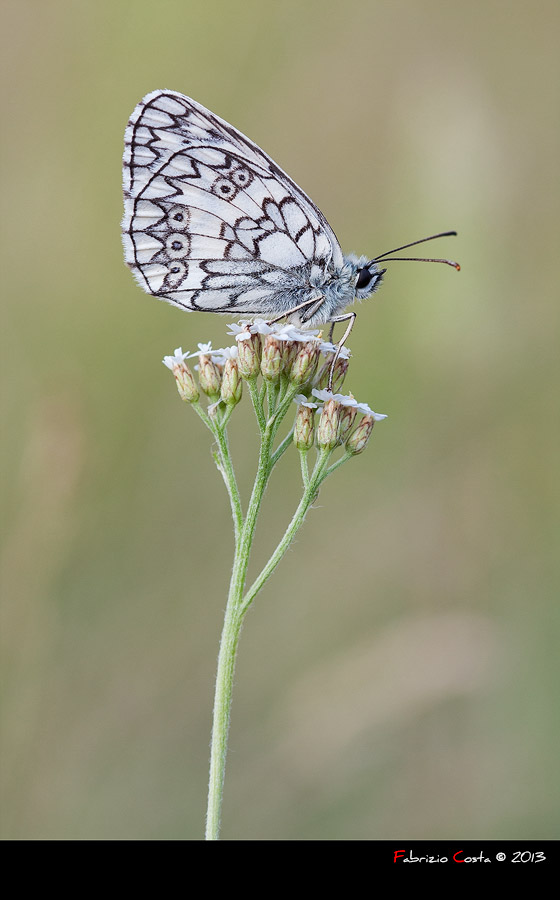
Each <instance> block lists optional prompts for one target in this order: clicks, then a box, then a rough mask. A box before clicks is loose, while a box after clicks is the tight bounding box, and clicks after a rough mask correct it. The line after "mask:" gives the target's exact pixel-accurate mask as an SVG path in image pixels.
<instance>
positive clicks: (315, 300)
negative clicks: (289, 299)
mask: <svg viewBox="0 0 560 900" xmlns="http://www.w3.org/2000/svg"><path fill="white" fill-rule="evenodd" d="M322 302H323V297H322V295H321V296H320V297H312V298H311V300H305V301H304V302H303V303H300V304H299V306H294V307H292V309H288V310H287V311H286V312H283V313H282V315H281V316H276V318H274V319H269V320H268V323H267V324H268V325H274V323H275V322H279V321H280V319H287V317H288V316H291V315H293V313H295V312H297V311H298V310H299V309H307V314H306V315H305V317H302V321H304V322H306V321H307V320H308V319H310V318H311V316H314V315H315V313H316V312H317V310H318V309H319V307H320V306H321V304H322Z"/></svg>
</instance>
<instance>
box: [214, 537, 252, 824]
mask: <svg viewBox="0 0 560 900" xmlns="http://www.w3.org/2000/svg"><path fill="white" fill-rule="evenodd" d="M236 560H238V554H236ZM234 571H235V566H234ZM233 581H234V579H233V577H232V586H231V588H230V595H229V597H228V603H227V607H226V614H225V618H224V627H223V630H222V638H221V641H220V653H219V656H218V671H217V673H216V693H215V696H214V715H213V727H212V747H211V752H210V778H209V783H208V812H207V816H206V840H207V841H217V840H218V838H219V836H220V818H221V809H222V798H223V793H224V776H225V770H226V756H227V740H228V732H229V721H230V713H231V695H232V690H233V673H234V669H235V657H236V653H237V644H238V642H239V634H240V632H241V623H242V621H243V615H240V614H239V610H238V606H237V603H236V602H235V596H234V590H233Z"/></svg>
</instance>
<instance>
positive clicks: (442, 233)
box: [368, 231, 461, 271]
mask: <svg viewBox="0 0 560 900" xmlns="http://www.w3.org/2000/svg"><path fill="white" fill-rule="evenodd" d="M456 234H457V232H456V231H440V233H439V234H431V235H430V237H425V238H420V240H419V241H412V242H411V243H410V244H403V245H402V247H395V248H394V249H393V250H386V251H385V253H380V254H379V256H375V257H374V258H373V259H371V260H370V261H369V263H368V265H370V264H371V263H374V262H378V261H379V260H380V259H382V260H383V261H384V262H396V260H398V259H401V260H402V261H403V262H437V263H445V265H447V266H453V268H454V269H457V271H459V270H460V268H461V266H460V265H459V263H456V262H454V261H453V260H452V259H428V258H424V257H416V256H414V257H413V256H389V254H390V253H399V252H400V251H401V250H407V249H408V248H409V247H415V246H416V245H417V244H425V243H426V241H435V240H436V238H442V237H452V236H455V235H456Z"/></svg>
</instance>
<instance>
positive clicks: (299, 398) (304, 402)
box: [294, 394, 317, 409]
mask: <svg viewBox="0 0 560 900" xmlns="http://www.w3.org/2000/svg"><path fill="white" fill-rule="evenodd" d="M294 403H297V405H298V406H308V407H309V409H317V404H316V403H313V401H312V400H308V399H307V397H306V396H305V394H296V395H295V397H294Z"/></svg>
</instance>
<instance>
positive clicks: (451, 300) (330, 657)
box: [1, 0, 560, 839]
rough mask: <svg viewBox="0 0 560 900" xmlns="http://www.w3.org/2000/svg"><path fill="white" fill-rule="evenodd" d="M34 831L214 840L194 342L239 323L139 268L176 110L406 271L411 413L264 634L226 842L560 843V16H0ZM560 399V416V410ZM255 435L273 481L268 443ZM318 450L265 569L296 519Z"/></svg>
mask: <svg viewBox="0 0 560 900" xmlns="http://www.w3.org/2000/svg"><path fill="white" fill-rule="evenodd" d="M3 18H4V23H3V29H2V31H3V43H4V47H3V50H2V55H1V58H2V66H3V68H4V92H3V102H4V112H3V115H2V121H3V123H4V128H3V132H4V151H3V154H4V155H3V166H2V172H3V187H2V197H3V199H4V211H3V214H2V232H3V233H2V241H1V248H2V252H3V255H4V263H3V286H4V299H3V310H2V333H3V344H2V370H3V378H2V383H3V417H4V426H3V458H2V484H3V495H4V502H3V510H4V511H3V519H2V522H3V549H2V565H3V575H2V595H3V626H2V640H3V653H2V665H3V670H4V675H3V726H2V729H3V730H2V781H3V800H2V812H1V823H2V836H3V837H4V838H9V839H12V838H26V839H54V838H61V839H94V838H101V839H125V838H131V839H165V838H175V839H198V838H199V837H200V836H201V835H202V827H203V818H204V811H205V800H206V780H207V764H208V748H209V739H210V712H211V703H212V694H213V682H214V668H215V660H216V656H217V647H218V638H219V632H220V629H221V620H222V613H223V608H224V602H225V592H226V588H227V583H228V576H229V571H230V560H231V552H232V537H231V526H230V517H229V507H228V503H227V499H226V496H225V493H224V490H223V485H222V483H221V480H220V478H219V476H218V474H217V473H216V471H215V469H214V465H213V462H212V459H211V456H210V446H209V439H208V436H207V433H206V432H205V430H204V429H203V427H202V425H201V424H200V422H199V421H198V419H196V417H195V416H194V414H192V412H191V411H190V410H189V409H188V408H186V407H185V406H183V405H182V404H181V402H180V400H179V399H178V397H177V394H176V392H175V388H174V385H173V380H172V378H171V376H170V374H169V372H168V371H167V370H166V369H164V367H163V366H162V365H161V362H160V360H161V358H162V356H163V355H164V354H166V353H171V352H172V351H173V349H174V348H175V347H176V346H178V345H180V344H181V345H182V346H183V347H185V348H186V347H189V348H193V347H195V346H196V342H197V341H206V340H210V339H211V340H213V341H214V345H215V346H223V344H224V343H225V341H226V339H225V324H226V322H227V321H229V320H227V319H221V318H220V317H217V316H216V317H212V316H211V315H203V314H200V315H199V314H192V315H187V314H183V313H180V312H179V311H177V310H175V309H172V308H171V307H168V306H166V305H164V304H162V303H158V302H156V300H154V299H153V298H150V297H148V296H147V295H146V294H144V293H143V292H142V291H141V290H140V288H138V287H137V285H136V284H135V283H134V281H133V279H132V277H131V275H130V273H129V272H128V271H127V270H126V269H125V267H124V265H123V262H122V252H121V244H120V233H119V221H120V217H121V195H120V192H121V174H120V160H121V154H122V142H123V131H124V127H125V124H126V120H127V118H128V116H129V114H130V112H131V111H132V109H133V107H134V105H135V104H136V103H137V101H138V100H139V99H140V98H141V97H142V96H143V95H144V94H145V93H147V92H148V91H150V90H153V89H155V88H171V89H174V90H178V91H181V92H183V93H186V94H188V95H189V96H192V97H194V98H195V99H197V100H198V101H200V102H201V103H203V104H204V105H206V106H208V107H209V108H210V109H212V110H214V111H215V112H216V113H218V114H219V115H220V116H222V117H224V118H225V119H227V120H228V121H230V122H232V123H233V124H235V125H236V126H237V127H238V128H240V129H241V130H242V131H243V132H245V133H246V134H248V135H249V136H250V137H251V138H253V139H254V140H255V141H257V142H258V143H259V144H261V146H263V147H264V149H265V150H267V151H268V152H269V153H270V154H271V155H272V156H273V157H274V159H276V160H277V161H278V163H279V164H280V165H281V166H282V167H284V168H285V169H286V170H287V171H288V172H289V173H290V174H291V176H292V177H293V178H294V179H295V180H296V181H297V182H298V183H299V184H300V185H301V186H302V187H303V188H304V190H306V191H307V192H308V193H309V194H310V196H311V197H312V198H313V200H314V201H315V202H316V203H317V204H318V205H319V206H320V207H321V209H322V210H323V211H324V212H325V214H326V215H327V217H328V218H329V220H330V222H331V224H332V226H333V228H334V229H335V231H336V233H337V235H338V238H339V240H340V242H341V244H342V246H343V248H344V249H345V251H347V252H348V251H350V250H354V251H356V252H359V253H362V252H363V253H367V254H370V255H374V254H375V253H376V252H381V251H383V250H387V249H389V248H391V247H393V246H396V245H397V244H399V243H401V242H406V241H410V240H414V239H415V238H418V237H422V236H424V235H426V234H429V233H431V232H433V231H437V230H440V229H448V228H456V229H457V230H458V231H459V237H458V238H455V239H449V240H447V241H442V242H440V243H439V244H438V245H436V244H434V245H432V249H434V251H435V248H436V246H437V253H438V254H439V253H441V254H448V255H451V256H454V257H456V258H457V259H459V260H460V262H461V264H462V272H461V274H460V275H457V274H456V273H455V272H453V271H452V270H451V269H447V268H444V267H442V266H427V265H422V264H417V265H414V264H412V263H410V264H403V265H402V266H399V265H398V264H394V265H393V266H392V267H391V268H390V271H389V273H388V276H387V278H386V281H385V284H384V286H383V289H382V290H381V291H380V293H379V294H377V295H376V297H375V299H373V300H371V301H369V302H368V303H365V304H364V305H363V306H362V307H361V308H360V314H359V318H358V323H357V327H356V329H355V332H354V334H353V336H352V341H351V346H352V349H353V352H354V362H353V364H352V368H351V371H350V375H349V378H348V380H347V382H346V387H347V388H348V389H350V390H352V391H353V393H354V394H355V395H356V396H357V397H358V398H359V399H360V400H365V401H367V402H369V403H370V404H371V405H372V406H373V407H374V408H375V409H377V410H379V411H381V412H385V413H388V414H389V419H388V420H387V421H386V422H384V423H383V425H379V426H378V427H377V428H376V430H375V433H374V437H373V440H372V444H371V445H370V447H369V449H368V451H367V453H366V454H364V455H363V456H362V457H360V458H358V459H356V460H355V461H354V462H352V463H351V464H349V465H348V466H346V467H344V468H343V469H342V470H341V471H340V472H339V473H338V474H337V476H336V477H334V478H333V479H332V480H330V481H329V482H328V483H327V484H326V486H325V489H324V490H323V492H322V494H321V497H320V501H319V502H318V504H317V508H316V509H315V510H314V511H313V512H312V514H310V516H309V517H308V519H307V521H306V523H305V527H304V529H303V531H302V532H301V533H300V536H299V539H298V541H297V543H296V544H295V546H294V547H293V549H292V551H291V552H290V553H289V554H288V556H287V558H286V559H285V560H284V562H283V564H282V567H281V568H280V569H279V571H278V572H277V573H276V575H275V577H274V579H273V580H272V581H271V582H270V583H269V585H268V586H267V588H266V590H265V591H264V592H263V594H262V595H261V596H260V598H259V600H258V602H257V604H256V606H255V608H254V609H253V610H252V612H251V614H250V615H249V617H248V619H247V622H246V625H245V628H244V632H243V636H242V640H241V647H240V658H239V663H238V667H237V673H236V685H235V697H234V708H233V724H232V729H231V743H230V747H231V752H230V758H229V767H228V773H227V784H226V792H225V806H224V818H223V837H224V838H225V839H238V838H249V839H266V838H269V839H281V838H288V839H311V838H318V839H337V838H342V839H355V838H365V839H380V838H391V837H397V836H399V837H401V838H402V837H408V838H445V837H449V838H454V837H459V836H461V837H469V838H473V837H479V838H506V837H507V838H519V837H524V838H550V837H559V836H560V833H559V827H558V826H559V815H558V809H559V802H558V801H559V797H558V771H557V754H558V743H557V742H558V662H557V658H558V637H557V631H556V626H557V619H558V613H557V609H558V602H557V601H558V568H557V565H556V563H557V558H556V555H557V539H558V506H557V501H558V493H557V489H558V480H557V476H556V467H557V446H558V445H557V439H558V432H557V407H556V403H555V402H554V401H555V400H557V391H558V388H557V379H556V375H557V365H556V361H557V353H558V351H557V321H558V315H557V314H558V294H557V285H558V272H557V269H558V260H557V247H558V200H559V197H558V180H557V161H558V158H559V155H560V153H559V151H560V148H559V134H560V128H559V120H558V89H557V85H558V83H559V75H560V72H559V71H558V70H559V66H558V51H557V35H558V26H559V21H558V20H559V15H558V4H557V3H555V2H553V0H550V2H548V0H542V2H539V3H537V4H528V3H526V2H522V0H512V2H509V3H503V2H496V0H490V2H488V0H484V2H482V0H473V2H470V3H468V4H467V3H461V4H459V3H451V4H450V3H444V2H443V0H420V2H412V0H408V2H405V0H396V2H391V3H389V2H381V0H377V2H366V0H349V2H347V3H345V4H340V3H338V2H334V0H328V2H325V0H321V2H319V0H313V2H306V3H300V2H284V3H282V4H277V3H271V2H268V3H267V2H265V3H263V2H250V0H246V2H232V3H218V2H216V0H207V2H205V3H195V2H185V0H162V2H159V3H147V2H144V0H134V2H132V0H125V2H116V3H115V2H108V0H99V2H95V3H94V2H85V0H82V2H79V0H76V2H70V0H59V2H55V0H49V2H45V3H38V2H30V0H17V2H15V0H13V2H9V0H8V2H5V3H4V4H3ZM553 398H554V399H553ZM232 441H233V446H234V452H235V456H236V460H237V465H238V474H239V478H240V482H241V485H242V487H243V489H244V490H245V491H247V489H248V488H249V487H250V484H251V472H252V467H253V463H254V424H253V421H252V418H251V415H250V414H249V410H248V408H247V403H244V404H243V407H242V408H240V409H239V410H238V411H237V412H236V414H235V417H234V422H233V427H232ZM298 477H299V476H298V466H297V462H296V460H295V459H293V458H292V457H291V456H290V458H289V459H287V460H286V461H285V464H284V466H283V468H282V469H281V470H280V471H279V472H278V474H277V476H276V478H275V481H274V483H273V485H272V487H271V490H270V492H269V493H268V495H267V498H266V506H265V509H264V511H263V515H262V522H261V528H260V543H259V545H258V548H257V551H256V557H255V565H256V564H257V563H258V562H259V561H261V562H262V561H263V560H264V559H265V555H266V552H267V550H270V549H271V548H272V546H273V544H274V540H275V538H276V537H277V536H278V537H279V536H280V534H281V533H282V531H283V525H284V524H285V523H286V522H287V520H288V517H289V516H290V514H291V511H292V509H293V507H294V505H295V503H296V502H297V499H298V491H299V481H298Z"/></svg>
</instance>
